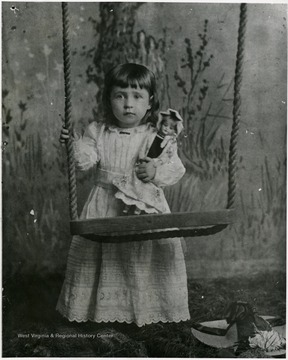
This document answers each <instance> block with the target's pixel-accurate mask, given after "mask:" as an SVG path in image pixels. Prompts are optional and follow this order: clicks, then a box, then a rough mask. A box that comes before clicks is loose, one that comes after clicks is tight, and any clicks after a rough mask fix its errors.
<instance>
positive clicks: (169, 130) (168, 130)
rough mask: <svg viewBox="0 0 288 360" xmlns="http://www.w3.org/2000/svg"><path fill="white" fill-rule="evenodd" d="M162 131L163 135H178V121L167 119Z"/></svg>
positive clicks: (162, 125) (163, 122)
mask: <svg viewBox="0 0 288 360" xmlns="http://www.w3.org/2000/svg"><path fill="white" fill-rule="evenodd" d="M160 131H161V133H162V135H165V136H166V135H173V134H176V121H175V120H173V119H171V118H169V117H167V118H165V119H164V120H163V121H162V123H161V128H160Z"/></svg>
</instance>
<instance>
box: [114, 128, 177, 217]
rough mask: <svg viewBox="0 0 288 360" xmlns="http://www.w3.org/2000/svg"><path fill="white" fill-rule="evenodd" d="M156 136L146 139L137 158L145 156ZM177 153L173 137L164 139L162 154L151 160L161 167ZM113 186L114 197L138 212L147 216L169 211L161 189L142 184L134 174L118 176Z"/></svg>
mask: <svg viewBox="0 0 288 360" xmlns="http://www.w3.org/2000/svg"><path fill="white" fill-rule="evenodd" d="M156 136H157V133H156V131H155V132H154V133H153V134H152V135H151V136H150V137H149V138H148V139H147V141H146V143H145V145H144V147H143V148H142V149H141V151H140V154H139V158H140V159H142V158H144V157H145V156H146V155H147V152H148V150H149V148H150V146H151V144H152V143H153V140H154V139H155V137H156ZM175 152H177V147H176V140H175V137H174V136H171V137H170V136H169V137H167V139H165V147H164V149H163V151H162V153H161V154H160V155H159V156H158V157H157V158H155V159H152V161H153V162H154V166H155V167H156V172H157V166H158V165H162V164H164V163H169V162H171V159H172V157H173V154H174V153H175ZM113 184H114V185H115V186H116V188H117V189H118V191H117V192H116V193H115V197H116V198H117V199H120V200H122V201H123V203H124V204H126V205H128V206H136V207H137V208H138V209H139V210H140V211H143V212H145V213H147V214H158V213H160V214H161V213H165V212H167V209H169V205H168V203H167V201H166V198H165V195H164V192H163V189H162V188H161V187H160V186H157V185H155V184H154V183H153V180H152V181H151V182H147V183H145V182H143V181H141V180H139V179H138V177H137V175H136V172H135V171H133V173H132V174H131V175H130V176H129V177H127V176H126V177H125V176H119V177H116V178H115V179H114V180H113Z"/></svg>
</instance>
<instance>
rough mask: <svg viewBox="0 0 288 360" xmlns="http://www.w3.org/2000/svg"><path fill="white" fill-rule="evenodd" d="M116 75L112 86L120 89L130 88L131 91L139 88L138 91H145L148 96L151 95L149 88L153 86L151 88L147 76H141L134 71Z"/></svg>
mask: <svg viewBox="0 0 288 360" xmlns="http://www.w3.org/2000/svg"><path fill="white" fill-rule="evenodd" d="M117 75H118V76H116V78H115V80H114V85H116V86H119V87H121V88H127V87H131V88H133V89H137V87H140V89H145V90H147V91H148V93H149V94H150V93H151V87H153V86H151V85H152V84H151V81H150V79H149V77H148V76H147V75H146V76H145V74H142V73H141V72H139V71H135V72H133V73H126V72H124V73H122V74H121V73H120V74H117ZM153 90H154V89H153ZM150 95H151V94H150Z"/></svg>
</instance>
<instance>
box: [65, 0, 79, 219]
mask: <svg viewBox="0 0 288 360" xmlns="http://www.w3.org/2000/svg"><path fill="white" fill-rule="evenodd" d="M62 24H63V61H64V91H65V116H64V119H65V120H64V121H65V127H66V129H68V130H69V134H71V133H72V120H71V109H72V104H71V81H70V74H71V71H70V70H71V60H70V44H69V36H68V32H69V18H68V4H67V3H64V2H63V3H62ZM66 151H67V163H68V183H69V210H70V218H71V220H77V218H78V213H77V187H76V171H75V163H74V149H73V140H72V138H71V136H70V137H69V139H68V141H66Z"/></svg>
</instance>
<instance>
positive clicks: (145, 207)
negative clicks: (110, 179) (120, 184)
mask: <svg viewBox="0 0 288 360" xmlns="http://www.w3.org/2000/svg"><path fill="white" fill-rule="evenodd" d="M115 197H116V198H117V199H120V200H122V201H123V202H124V204H126V205H129V206H133V205H135V206H136V207H137V208H138V209H139V210H141V211H144V212H145V213H147V214H159V213H160V211H157V210H156V209H155V208H153V207H150V206H149V205H146V204H145V203H143V202H141V201H137V200H135V199H131V198H128V197H127V196H126V195H124V194H123V193H122V192H120V191H118V192H116V194H115Z"/></svg>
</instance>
